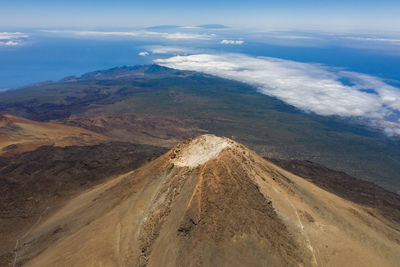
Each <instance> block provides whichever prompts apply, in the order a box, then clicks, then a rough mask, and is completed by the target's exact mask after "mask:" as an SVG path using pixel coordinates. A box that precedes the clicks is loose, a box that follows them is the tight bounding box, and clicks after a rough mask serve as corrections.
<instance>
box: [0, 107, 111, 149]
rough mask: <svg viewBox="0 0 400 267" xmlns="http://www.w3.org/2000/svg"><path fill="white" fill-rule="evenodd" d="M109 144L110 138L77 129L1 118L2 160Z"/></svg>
mask: <svg viewBox="0 0 400 267" xmlns="http://www.w3.org/2000/svg"><path fill="white" fill-rule="evenodd" d="M109 140H111V138H109V137H106V136H104V135H101V134H98V133H95V132H92V131H89V130H86V129H82V128H78V127H73V126H67V125H63V124H60V123H54V122H37V121H32V120H28V119H25V118H21V117H16V116H12V115H8V114H0V156H3V157H7V156H8V157H9V156H13V155H16V154H19V153H22V152H26V151H31V150H35V149H36V148H38V147H40V146H45V145H47V146H48V145H54V146H61V147H64V146H72V145H94V144H99V143H101V142H106V141H109Z"/></svg>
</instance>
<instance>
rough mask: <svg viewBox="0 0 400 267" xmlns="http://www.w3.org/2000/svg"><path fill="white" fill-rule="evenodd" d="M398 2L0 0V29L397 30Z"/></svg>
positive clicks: (399, 5) (320, 0)
mask: <svg viewBox="0 0 400 267" xmlns="http://www.w3.org/2000/svg"><path fill="white" fill-rule="evenodd" d="M399 12H400V1H395V0H381V1H377V0H363V1H362V0H347V1H345V0H335V1H333V0H325V1H322V0H303V1H299V0H297V1H296V0H280V1H276V0H274V1H268V0H264V1H259V0H248V1H235V0H231V1H226V0H221V1H215V0H214V1H211V0H203V1H178V0H170V1H160V0H157V1H128V0H117V1H105V0H97V1H88V0H81V1H78V0H52V1H50V0H35V1H32V0H2V1H1V2H0V27H1V28H3V29H6V28H12V27H13V28H18V27H135V26H137V27H144V26H153V25H160V24H177V25H198V24H205V23H220V24H226V25H229V26H234V27H244V28H245V27H251V28H259V29H271V28H285V29H315V30H332V31H357V30H361V31H367V30H371V31H382V30H384V31H396V30H397V29H400V19H399V16H398V13H399Z"/></svg>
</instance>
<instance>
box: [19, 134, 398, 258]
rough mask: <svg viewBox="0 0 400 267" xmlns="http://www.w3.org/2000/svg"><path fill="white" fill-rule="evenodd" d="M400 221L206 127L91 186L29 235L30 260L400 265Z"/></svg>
mask: <svg viewBox="0 0 400 267" xmlns="http://www.w3.org/2000/svg"><path fill="white" fill-rule="evenodd" d="M399 231H400V227H399V225H398V224H395V223H394V222H393V221H391V220H387V219H386V218H385V217H384V216H382V215H380V214H378V213H375V211H374V209H373V208H371V207H368V206H364V205H359V204H356V203H354V202H351V201H348V200H345V199H343V198H340V197H338V196H336V195H334V194H332V193H329V192H327V191H325V190H323V189H321V188H320V187H317V186H316V185H314V184H312V183H310V182H309V181H306V180H304V179H303V178H300V177H298V176H295V175H293V174H291V173H289V172H287V171H284V170H283V169H281V168H279V167H277V166H276V165H274V164H272V163H271V162H269V161H267V160H265V159H263V158H262V157H260V156H258V155H257V154H255V153H254V152H252V151H251V150H249V149H247V148H246V147H244V146H243V145H240V144H238V143H236V142H234V141H232V140H229V139H226V138H219V137H216V136H213V135H203V136H200V137H197V138H195V139H190V140H187V141H185V142H184V143H181V144H179V145H177V146H175V147H174V148H173V149H172V150H171V151H169V152H168V153H167V154H165V155H163V156H162V157H160V158H158V159H156V160H154V161H152V162H150V163H148V164H146V165H145V166H143V167H141V168H139V169H137V170H135V171H132V172H129V173H126V174H124V175H121V176H119V177H117V178H115V179H112V180H109V181H107V182H106V183H104V184H101V185H99V186H97V187H95V188H93V189H91V190H90V191H88V192H85V193H83V194H81V195H79V196H78V197H76V198H75V199H73V200H71V201H70V202H69V203H68V204H67V205H65V206H64V207H63V208H61V209H60V210H58V211H57V212H56V213H54V214H53V215H51V216H50V217H48V218H46V219H43V220H42V221H41V222H40V223H38V224H37V225H36V226H35V227H34V229H32V231H30V232H29V233H28V234H27V235H26V236H25V237H24V238H23V240H21V241H20V242H21V243H20V244H22V245H21V246H20V247H18V249H17V250H16V254H17V257H16V262H17V263H18V264H25V265H26V266H72V265H73V266H200V265H202V266H266V265H267V266H298V265H303V266H317V265H320V266H326V265H329V266H340V265H346V266H366V265H368V266H395V265H396V264H397V263H398V262H400V232H399Z"/></svg>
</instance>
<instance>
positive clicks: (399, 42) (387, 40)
mask: <svg viewBox="0 0 400 267" xmlns="http://www.w3.org/2000/svg"><path fill="white" fill-rule="evenodd" d="M343 38H344V39H348V40H355V41H366V42H378V43H389V44H396V45H400V39H394V38H381V37H354V36H346V37H343Z"/></svg>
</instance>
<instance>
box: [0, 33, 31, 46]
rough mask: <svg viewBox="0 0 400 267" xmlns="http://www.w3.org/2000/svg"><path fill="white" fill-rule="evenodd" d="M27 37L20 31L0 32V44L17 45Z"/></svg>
mask: <svg viewBox="0 0 400 267" xmlns="http://www.w3.org/2000/svg"><path fill="white" fill-rule="evenodd" d="M28 37H29V35H28V34H25V33H22V32H0V46H19V45H22V44H23V41H24V40H25V39H27V38H28Z"/></svg>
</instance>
